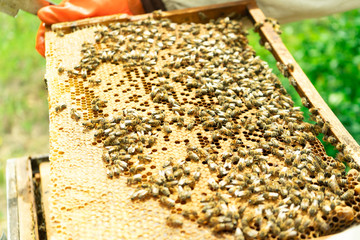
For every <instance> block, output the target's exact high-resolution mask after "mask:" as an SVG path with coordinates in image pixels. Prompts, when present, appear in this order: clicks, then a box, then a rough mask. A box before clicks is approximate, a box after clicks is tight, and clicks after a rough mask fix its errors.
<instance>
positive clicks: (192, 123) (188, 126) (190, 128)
mask: <svg viewBox="0 0 360 240" xmlns="http://www.w3.org/2000/svg"><path fill="white" fill-rule="evenodd" d="M194 126H195V122H194V121H191V122H189V123H188V124H187V126H186V129H187V130H189V131H191V130H192V129H193V128H194Z"/></svg>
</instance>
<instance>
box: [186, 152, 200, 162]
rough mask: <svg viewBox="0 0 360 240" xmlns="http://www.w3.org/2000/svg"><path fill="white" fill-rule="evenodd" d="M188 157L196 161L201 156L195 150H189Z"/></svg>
mask: <svg viewBox="0 0 360 240" xmlns="http://www.w3.org/2000/svg"><path fill="white" fill-rule="evenodd" d="M188 158H189V159H190V160H193V161H196V162H198V161H199V160H200V158H199V156H198V155H197V154H196V153H195V152H193V151H188Z"/></svg>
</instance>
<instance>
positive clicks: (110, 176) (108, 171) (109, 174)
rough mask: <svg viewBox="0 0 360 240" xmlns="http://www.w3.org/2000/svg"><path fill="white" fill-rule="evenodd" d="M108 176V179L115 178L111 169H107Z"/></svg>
mask: <svg viewBox="0 0 360 240" xmlns="http://www.w3.org/2000/svg"><path fill="white" fill-rule="evenodd" d="M106 175H107V177H108V178H113V177H114V172H113V170H112V168H111V167H108V168H107V170H106Z"/></svg>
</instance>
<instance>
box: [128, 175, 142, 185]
mask: <svg viewBox="0 0 360 240" xmlns="http://www.w3.org/2000/svg"><path fill="white" fill-rule="evenodd" d="M141 180H142V175H141V174H140V173H138V174H135V175H134V176H132V177H128V178H127V184H128V185H131V184H134V183H138V182H141Z"/></svg>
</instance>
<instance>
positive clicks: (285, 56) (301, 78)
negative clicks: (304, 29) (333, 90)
mask: <svg viewBox="0 0 360 240" xmlns="http://www.w3.org/2000/svg"><path fill="white" fill-rule="evenodd" d="M248 10H249V13H250V16H251V18H252V20H253V22H254V23H264V25H263V26H262V27H260V29H259V30H260V31H259V33H260V35H261V37H262V38H263V40H264V41H266V42H269V44H270V45H271V47H272V49H273V51H272V54H273V55H274V57H275V59H276V60H277V61H279V62H281V63H283V64H285V65H286V64H289V63H292V64H293V65H294V70H293V71H291V72H290V74H291V76H293V77H294V79H295V80H296V82H297V87H296V88H295V89H296V91H297V92H298V93H299V95H300V97H306V98H307V99H308V100H309V102H310V104H311V107H315V108H318V109H319V114H320V116H321V117H322V119H323V120H324V122H325V121H329V123H330V132H331V133H332V134H333V135H334V137H335V138H336V139H337V140H338V141H339V142H341V143H344V144H345V145H346V146H347V147H346V149H347V151H348V152H349V154H350V155H351V156H352V157H353V158H354V160H355V161H356V162H357V164H360V146H359V145H358V144H357V142H356V141H355V139H354V138H353V137H352V136H351V135H350V133H349V132H348V131H347V130H346V129H345V127H344V126H343V125H342V123H341V122H340V121H339V119H338V118H337V117H336V115H335V114H334V113H333V112H332V110H331V109H330V108H329V106H328V105H327V104H326V103H325V101H324V100H323V99H322V97H321V96H320V94H319V93H318V91H317V90H316V89H315V87H314V85H313V84H312V83H311V81H310V80H309V79H308V77H307V76H306V75H305V73H304V72H303V70H302V69H301V67H300V66H299V65H298V64H297V63H296V61H295V59H294V58H293V56H292V55H291V53H290V52H289V51H288V49H287V48H286V46H285V44H284V43H283V42H282V40H281V38H280V36H279V35H278V34H277V33H276V32H275V31H274V29H273V27H272V26H271V24H270V23H266V22H265V19H266V17H265V15H264V13H263V12H262V11H261V10H260V9H259V8H258V7H257V6H256V4H255V3H251V4H249V5H248Z"/></svg>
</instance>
